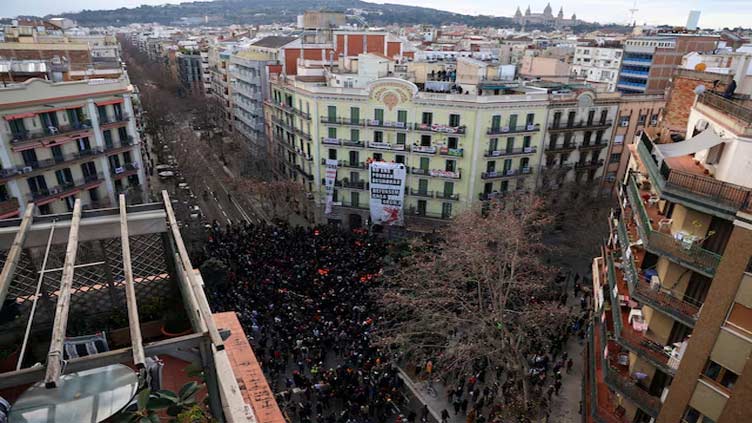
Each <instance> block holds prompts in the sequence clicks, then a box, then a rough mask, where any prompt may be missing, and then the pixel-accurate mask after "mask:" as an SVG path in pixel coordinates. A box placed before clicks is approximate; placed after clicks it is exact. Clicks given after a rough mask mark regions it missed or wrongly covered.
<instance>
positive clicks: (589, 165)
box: [574, 159, 603, 170]
mask: <svg viewBox="0 0 752 423" xmlns="http://www.w3.org/2000/svg"><path fill="white" fill-rule="evenodd" d="M601 166H603V159H600V160H588V161H584V162H577V163H575V164H574V169H575V170H593V169H598V168H599V167H601Z"/></svg>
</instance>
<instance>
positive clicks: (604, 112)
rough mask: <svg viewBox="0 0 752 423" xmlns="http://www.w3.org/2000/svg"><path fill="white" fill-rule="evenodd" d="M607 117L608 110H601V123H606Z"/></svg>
mask: <svg viewBox="0 0 752 423" xmlns="http://www.w3.org/2000/svg"><path fill="white" fill-rule="evenodd" d="M607 118H608V110H601V125H605V124H606V119H607Z"/></svg>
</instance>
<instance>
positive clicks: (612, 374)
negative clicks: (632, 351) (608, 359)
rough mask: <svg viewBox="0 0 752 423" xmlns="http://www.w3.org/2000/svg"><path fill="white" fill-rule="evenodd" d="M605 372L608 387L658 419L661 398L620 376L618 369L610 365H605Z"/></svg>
mask: <svg viewBox="0 0 752 423" xmlns="http://www.w3.org/2000/svg"><path fill="white" fill-rule="evenodd" d="M603 370H604V372H603V373H604V376H605V377H604V379H605V380H606V385H608V386H609V387H610V388H611V389H613V390H614V391H616V392H618V393H620V394H621V395H623V396H625V397H626V398H627V399H629V400H630V401H632V402H633V403H635V404H637V406H638V407H640V409H642V411H644V412H646V413H647V414H649V415H650V416H651V417H653V418H655V417H658V413H659V412H660V410H661V399H660V398H658V397H656V396H653V395H650V393H648V391H646V390H645V389H643V388H641V387H639V386H638V385H637V383H636V382H634V381H632V380H630V379H628V378H626V377H624V376H622V375H621V374H619V371H618V370H617V369H614V368H611V366H610V365H609V364H608V363H604V366H603Z"/></svg>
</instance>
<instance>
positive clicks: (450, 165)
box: [444, 160, 457, 172]
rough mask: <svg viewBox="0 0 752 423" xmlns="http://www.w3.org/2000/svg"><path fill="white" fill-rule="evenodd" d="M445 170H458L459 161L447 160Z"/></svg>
mask: <svg viewBox="0 0 752 423" xmlns="http://www.w3.org/2000/svg"><path fill="white" fill-rule="evenodd" d="M444 170H446V171H448V172H456V171H457V161H456V160H447V161H446V164H445V165H444Z"/></svg>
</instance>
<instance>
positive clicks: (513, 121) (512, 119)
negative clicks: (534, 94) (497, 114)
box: [509, 115, 517, 131]
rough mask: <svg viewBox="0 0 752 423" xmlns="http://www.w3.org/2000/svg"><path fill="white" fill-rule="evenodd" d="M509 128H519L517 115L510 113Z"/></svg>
mask: <svg viewBox="0 0 752 423" xmlns="http://www.w3.org/2000/svg"><path fill="white" fill-rule="evenodd" d="M509 128H510V129H511V130H513V131H514V130H515V128H517V115H509Z"/></svg>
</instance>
